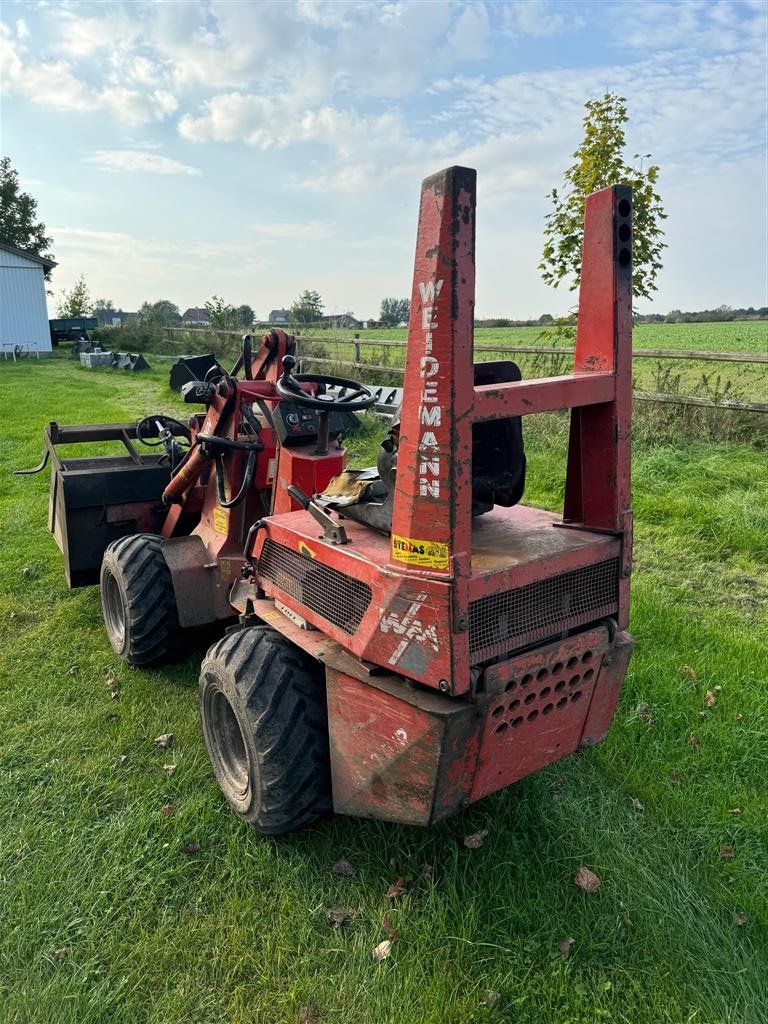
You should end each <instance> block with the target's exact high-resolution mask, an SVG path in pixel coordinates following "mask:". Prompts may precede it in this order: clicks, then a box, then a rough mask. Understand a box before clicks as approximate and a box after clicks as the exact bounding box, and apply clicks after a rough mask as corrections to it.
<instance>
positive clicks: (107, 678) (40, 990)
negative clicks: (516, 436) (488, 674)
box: [0, 325, 768, 1024]
mask: <svg viewBox="0 0 768 1024" xmlns="http://www.w3.org/2000/svg"><path fill="white" fill-rule="evenodd" d="M725 326H730V325H725ZM166 372H167V371H166V370H165V369H163V370H158V371H153V372H152V373H151V374H148V375H145V376H141V377H127V376H121V375H120V374H118V373H113V372H111V371H105V372H91V373H89V372H88V371H85V370H81V369H80V368H78V367H77V366H75V365H72V364H71V363H69V362H68V361H66V360H64V359H57V360H52V361H48V362H41V363H39V364H38V363H36V362H26V361H25V362H24V363H19V364H16V365H4V364H0V387H1V388H2V394H3V399H4V409H5V410H7V412H6V415H5V417H4V431H3V438H2V441H0V459H1V460H2V468H1V470H0V528H1V529H2V539H3V543H2V553H1V554H0V644H1V645H2V646H1V648H0V721H1V722H2V733H1V734H0V735H1V739H0V880H1V881H2V888H0V914H1V915H2V916H1V921H2V926H1V929H0V1020H1V1021H2V1024H21V1022H25V1024H43V1022H44V1024H97V1022H98V1024H102V1022H104V1024H106V1022H109V1024H129V1022H130V1024H133V1022H136V1024H170V1022H173V1024H180V1022H184V1024H187V1022H189V1024H209V1022H210V1024H219V1022H222V1021H227V1022H232V1024H253V1022H259V1024H261V1022H264V1024H273V1022H274V1024H283V1022H285V1024H289V1022H296V1021H298V1020H299V1019H300V1017H299V1013H300V1010H301V1009H302V1008H303V1007H308V1006H312V1007H315V1008H316V1009H317V1011H318V1013H319V1018H318V1019H319V1020H320V1021H322V1022H326V1021H328V1022H334V1024H368V1022H370V1024H389V1022H392V1024H395V1022H397V1024H446V1022H453V1024H474V1022H486V1021H488V1022H493V1021H500V1022H501V1021H503V1022H516V1024H517V1022H521V1024H594V1022H597V1021H607V1022H611V1024H614V1022H616V1024H662V1022H669V1024H682V1022H690V1024H694V1022H695V1024H725V1022H730V1024H737V1022H738V1024H763V1022H764V1021H765V1016H766V1014H765V1008H766V1006H767V1005H768V892H767V888H768V886H767V885H766V879H767V878H768V828H767V826H766V822H767V821H768V796H767V793H766V789H767V787H766V764H768V721H767V720H766V717H765V716H766V692H768V690H767V688H766V686H767V684H768V655H767V654H766V651H768V615H767V612H768V571H767V570H766V565H767V564H768V550H766V548H767V546H768V542H766V538H767V537H768V512H767V511H766V510H767V509H768V472H767V470H766V462H765V455H764V452H761V451H760V450H758V449H757V448H756V447H752V446H749V445H745V444H742V445H736V444H728V443H724V442H723V443H715V444H712V443H705V442H701V441H688V442H684V443H683V442H680V443H678V444H676V445H674V446H672V445H658V444H657V445H654V446H650V445H647V446H644V447H642V448H639V449H638V450H637V451H636V454H635V460H634V493H635V497H634V504H635V510H636V516H637V525H636V565H637V572H636V574H635V577H634V587H633V617H632V618H633V621H632V629H633V632H634V634H635V637H636V641H637V646H636V651H635V655H634V657H633V660H632V663H631V667H630V672H629V676H628V679H627V682H626V685H625V688H624V692H623V694H622V698H621V702H620V704H619V708H618V712H617V716H616V720H615V723H614V726H613V728H612V730H611V733H610V735H609V737H608V739H607V740H606V742H605V743H604V744H603V745H602V746H600V747H598V748H596V749H594V750H592V751H590V752H588V753H586V754H584V755H579V756H578V757H573V758H570V759H569V760H567V761H563V762H561V763H559V764H556V765H553V766H552V767H551V768H549V769H547V770H546V771H543V772H541V773H539V774H538V775H536V776H534V777H532V778H529V779H526V780H525V781H523V782H522V783H520V784H518V785H517V786H515V787H513V788H511V789H509V790H507V791H505V792H503V793H500V794H497V795H495V796H493V797H491V798H489V799H486V800H484V801H481V802H480V803H478V804H477V805H475V806H473V807H471V808H470V809H469V810H467V811H466V812H465V813H464V814H462V815H460V816H459V817H457V818H454V819H452V820H451V821H448V822H446V823H444V824H442V825H440V826H438V827H436V828H433V829H430V830H426V831H422V830H416V829H411V828H406V827H397V826H393V825H387V824H383V823H376V822H362V821H355V820H352V819H345V818H329V819H327V820H325V821H323V822H321V823H319V824H318V825H316V826H315V827H314V828H312V829H309V830H307V831H306V832H303V833H300V834H297V835H292V836H287V837H285V838H281V839H263V838H259V837H258V836H256V835H255V834H254V833H252V832H250V831H249V830H248V829H247V828H245V827H244V826H243V825H242V824H241V823H240V822H239V820H238V819H237V818H236V817H235V816H234V815H233V814H232V813H231V812H230V811H229V810H228V809H227V808H226V806H225V805H224V803H223V801H222V798H221V796H220V794H219V791H218V788H217V786H216V784H215V782H214V780H213V776H212V772H211V770H210V767H209V765H208V761H207V757H206V755H205V751H204V747H203V743H202V739H201V736H200V731H199V726H198V712H197V703H196V680H197V672H198V665H199V661H200V659H201V657H202V653H203V651H202V649H200V650H197V651H194V652H191V653H190V656H189V658H188V659H187V660H186V661H185V662H183V663H182V664H180V665H178V666H174V667H173V668H171V669H164V670H162V671H157V672H141V671H134V670H130V669H128V668H127V667H126V666H125V665H124V664H123V663H122V662H119V661H118V660H117V659H116V658H115V657H114V656H113V655H112V652H111V649H110V648H109V645H108V643H107V641H106V638H105V636H104V632H103V629H102V625H101V616H100V611H99V601H98V594H97V592H96V591H95V590H94V589H85V590H79V591H73V592H69V591H67V590H66V587H65V585H64V579H63V573H62V567H61V557H60V554H59V552H58V549H57V548H56V546H55V544H54V542H53V539H52V538H51V537H50V536H49V535H48V534H47V532H46V514H47V489H48V474H47V473H45V474H41V475H40V476H37V477H28V478H23V477H12V476H10V475H9V470H10V468H12V467H14V466H19V465H21V466H23V465H31V464H33V463H34V462H36V461H37V458H38V456H39V451H40V431H41V428H42V426H43V425H44V423H45V422H47V421H48V420H49V419H58V420H59V421H60V422H62V423H76V422H98V421H99V420H112V419H131V418H133V417H138V416H139V415H141V414H144V413H146V412H148V411H150V410H158V411H160V410H162V411H168V412H172V411H174V410H178V408H179V405H178V401H177V399H176V398H175V396H171V394H170V393H169V392H168V390H167V388H166V386H165V383H164V379H165V376H166ZM10 411H12V412H13V415H10ZM375 433H376V431H375V430H374V429H373V428H372V427H370V426H366V428H365V429H364V430H363V431H362V432H361V434H360V436H359V437H357V438H355V439H353V441H352V447H353V448H354V449H355V450H356V451H357V452H358V454H359V457H360V458H361V459H367V458H369V457H370V455H371V453H372V450H373V449H374V447H375V438H374V435H375ZM563 440H564V427H563V423H562V421H561V419H560V418H558V417H547V418H546V419H545V420H544V422H543V423H542V424H541V425H540V426H539V427H538V429H536V428H535V427H534V425H533V424H529V425H527V433H526V444H527V450H528V454H529V473H528V480H529V484H528V490H527V500H529V501H534V502H539V503H542V504H545V505H549V506H552V507H556V506H557V503H558V501H559V499H560V494H561V490H560V488H561V475H562V442H563ZM718 687H719V689H718ZM115 688H116V689H118V690H119V693H120V698H119V700H116V701H113V700H112V699H111V698H110V691H111V690H113V689H115ZM707 691H710V692H711V693H712V694H713V695H714V696H715V698H716V703H715V705H714V706H713V707H711V708H708V707H707V701H706V694H707ZM167 731H171V732H173V733H174V734H175V737H176V739H175V743H174V745H173V747H172V748H171V749H170V750H168V751H158V750H157V749H156V748H155V747H154V745H153V743H152V740H153V738H154V737H155V736H157V735H158V734H159V733H162V732H167ZM691 737H694V739H693V741H692V740H691ZM121 755H126V760H125V761H124V763H118V759H119V758H120V757H121ZM164 764H174V765H175V766H176V767H175V771H174V772H173V774H171V775H169V774H167V773H166V772H165V771H164V770H163V765H164ZM633 800H636V801H639V802H640V804H641V805H642V807H643V810H639V809H638V806H637V805H636V804H634V805H633ZM167 802H170V803H172V804H173V805H174V807H175V812H176V813H175V815H174V816H173V817H169V818H166V817H165V816H164V815H163V813H162V807H163V805H164V804H165V803H167ZM734 808H739V810H740V813H739V814H738V815H733V814H731V813H729V812H731V811H732V810H733V809H734ZM483 828H487V829H488V831H489V834H488V837H487V839H486V841H485V844H484V845H483V846H482V848H481V849H479V850H468V849H466V848H465V847H464V846H463V843H462V839H463V837H464V836H465V835H467V834H468V833H471V832H476V831H478V830H479V829H483ZM187 842H194V843H199V844H200V847H201V849H200V852H199V853H197V854H195V855H193V856H186V855H184V854H183V853H182V852H181V850H180V848H181V846H182V845H183V844H184V843H187ZM723 846H732V847H733V851H734V856H733V858H732V859H727V860H723V859H721V857H720V850H721V848H722V847H723ZM342 852H344V853H346V855H347V856H348V857H349V859H350V860H351V861H352V862H353V864H354V865H355V866H356V868H357V874H356V876H355V877H354V878H353V879H337V878H334V877H333V875H332V873H331V866H332V864H333V863H334V862H335V861H336V860H337V859H338V857H339V856H340V855H341V853H342ZM581 864H585V865H588V866H589V867H590V868H592V869H593V870H594V871H596V872H597V874H598V875H599V876H600V877H601V879H602V880H603V884H602V887H601V888H600V890H599V891H598V892H597V893H594V894H592V895H588V894H585V893H583V892H581V891H580V890H578V889H576V888H575V887H574V886H573V884H572V881H571V880H572V878H573V876H574V874H575V872H576V870H577V868H578V867H579V865H581ZM401 875H404V876H406V878H407V881H408V894H407V895H406V896H405V898H404V899H403V900H402V901H401V903H400V904H399V905H398V906H396V907H394V908H388V907H387V906H386V902H387V901H386V898H385V893H386V890H387V887H388V886H389V885H390V884H391V883H392V882H394V881H395V879H397V878H398V877H399V876H401ZM332 906H343V907H350V908H352V909H353V910H354V911H356V915H355V917H354V918H353V920H352V921H351V922H350V923H349V924H348V925H347V926H345V928H343V929H341V930H338V931H337V930H333V929H332V928H331V927H330V926H329V924H328V923H327V921H326V916H325V911H326V909H327V908H329V907H332ZM385 913H388V914H389V917H390V919H391V922H392V924H393V925H394V926H395V928H396V929H397V931H398V933H399V940H398V942H397V943H396V944H395V946H394V948H393V952H392V956H391V958H390V959H389V960H387V961H385V962H384V963H382V964H379V965H376V964H374V963H373V962H372V959H371V950H372V949H373V947H374V946H375V945H376V944H377V943H379V942H380V941H381V940H382V939H384V938H385V937H386V935H385V932H384V931H383V929H382V917H383V915H384V914H385ZM740 913H744V914H746V915H747V918H746V923H744V924H738V923H737V921H736V919H735V915H737V914H740ZM739 920H741V919H739ZM567 936H571V937H573V938H574V939H575V944H574V946H573V950H572V953H571V956H570V957H569V958H568V959H567V960H564V959H563V958H562V956H561V955H560V953H559V952H558V949H557V943H558V942H559V941H560V940H561V939H563V938H565V937H567ZM489 991H492V992H496V993H498V994H499V996H500V998H499V1000H498V1002H496V1003H495V1005H493V1006H488V1005H486V1003H485V1001H486V997H487V993H488V992H489ZM491 1002H493V1000H491ZM310 1019H311V1018H310Z"/></svg>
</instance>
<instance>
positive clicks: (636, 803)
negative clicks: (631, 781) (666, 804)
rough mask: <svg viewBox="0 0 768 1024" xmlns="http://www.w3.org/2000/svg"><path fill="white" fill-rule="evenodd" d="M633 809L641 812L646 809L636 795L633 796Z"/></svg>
mask: <svg viewBox="0 0 768 1024" xmlns="http://www.w3.org/2000/svg"><path fill="white" fill-rule="evenodd" d="M632 809H633V810H635V811H638V812H639V813H640V814H642V812H643V811H644V810H645V807H644V806H643V805H642V804H641V803H640V801H639V800H638V799H637V797H636V796H633V797H632Z"/></svg>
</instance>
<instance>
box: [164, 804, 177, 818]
mask: <svg viewBox="0 0 768 1024" xmlns="http://www.w3.org/2000/svg"><path fill="white" fill-rule="evenodd" d="M175 813H176V808H175V807H174V806H173V804H163V815H164V816H165V817H166V818H172V817H173V816H174V814H175Z"/></svg>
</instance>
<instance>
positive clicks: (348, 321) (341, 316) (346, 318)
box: [321, 313, 363, 328]
mask: <svg viewBox="0 0 768 1024" xmlns="http://www.w3.org/2000/svg"><path fill="white" fill-rule="evenodd" d="M321 323H323V324H325V325H326V326H328V327H354V328H359V327H362V326H363V325H362V322H361V321H360V320H356V319H355V317H353V316H352V314H351V313H334V314H332V315H331V316H324V317H322V320H321Z"/></svg>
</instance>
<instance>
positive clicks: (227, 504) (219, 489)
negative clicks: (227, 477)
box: [216, 448, 258, 508]
mask: <svg viewBox="0 0 768 1024" xmlns="http://www.w3.org/2000/svg"><path fill="white" fill-rule="evenodd" d="M257 455H258V450H257V449H256V448H252V449H251V450H250V452H249V453H248V461H247V462H246V464H245V473H244V474H243V483H242V486H241V487H240V490H239V491H238V492H237V494H236V495H235V496H234V498H232V499H231V500H230V501H227V500H226V495H225V494H224V460H223V459H222V457H221V455H219V454H217V455H216V497H217V499H218V502H219V505H220V506H221V507H222V508H235V506H237V505H239V504H240V502H241V501H242V500H243V499H244V498H245V496H246V494H247V493H248V491H249V490H250V487H251V484H252V483H253V475H254V473H255V471H256V457H257Z"/></svg>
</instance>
